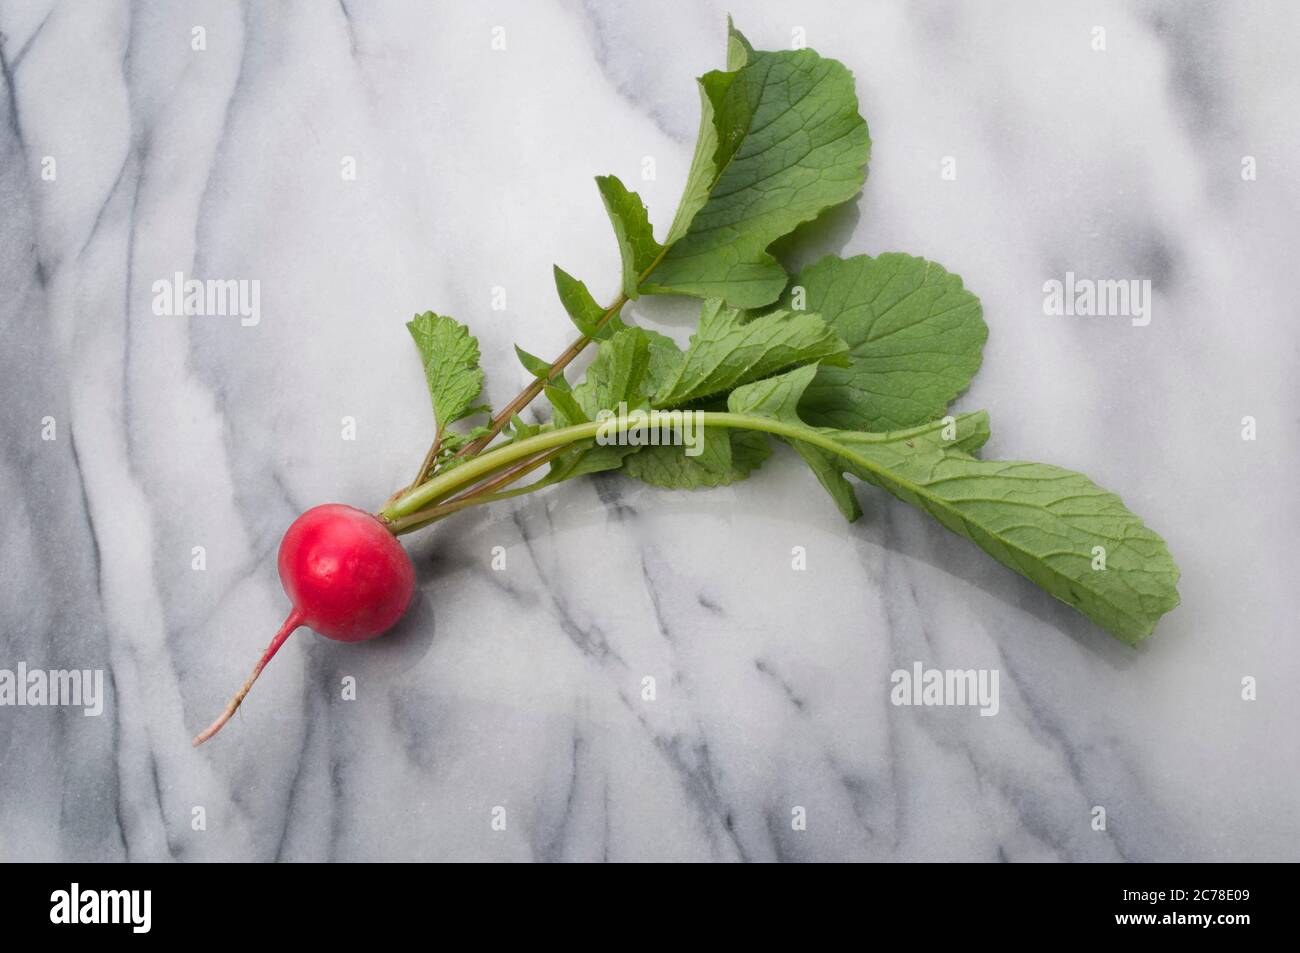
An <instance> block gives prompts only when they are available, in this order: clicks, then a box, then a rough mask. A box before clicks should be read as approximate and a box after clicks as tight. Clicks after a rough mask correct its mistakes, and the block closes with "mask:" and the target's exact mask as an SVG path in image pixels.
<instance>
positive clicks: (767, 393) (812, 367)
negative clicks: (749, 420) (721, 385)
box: [727, 364, 862, 523]
mask: <svg viewBox="0 0 1300 953" xmlns="http://www.w3.org/2000/svg"><path fill="white" fill-rule="evenodd" d="M817 373H818V369H817V365H816V364H808V365H806V366H804V367H800V368H796V369H795V370H793V371H790V372H788V373H786V374H781V375H780V376H777V377H770V378H768V379H766V380H761V381H756V382H755V383H753V384H747V385H745V386H744V387H738V388H736V389H735V390H734V391H732V392H731V396H730V397H729V398H728V400H727V408H728V409H729V410H730V411H731V412H732V413H737V414H753V415H754V416H756V417H771V418H772V419H774V420H781V421H784V422H786V423H793V424H798V425H800V426H805V424H804V422H803V421H802V420H800V419H799V413H798V407H799V401H800V399H801V398H802V397H803V394H804V390H805V389H806V388H807V387H808V385H809V384H810V383H811V382H812V380H813V378H814V377H815V376H816V374H817ZM788 443H789V444H790V446H792V447H794V449H795V452H796V453H798V454H799V456H800V457H802V458H803V460H804V462H805V463H807V464H808V467H809V469H811V470H812V472H813V475H814V476H816V477H817V482H819V483H820V484H821V485H822V486H823V487H824V488H825V490H826V492H827V493H829V494H830V496H831V499H832V500H834V501H835V505H836V507H838V508H839V511H840V513H841V514H843V516H844V518H845V519H847V520H848V521H849V522H850V523H851V522H853V521H854V520H856V519H857V518H858V517H860V516H861V515H862V507H861V505H860V504H859V503H858V497H857V494H856V493H854V491H853V485H852V484H850V483H849V481H848V480H846V479H844V464H843V462H842V461H841V460H839V459H838V458H836V456H835V455H834V454H831V453H828V452H827V451H825V450H822V449H821V448H819V447H814V446H813V445H812V444H810V443H805V442H804V441H802V440H790V441H788Z"/></svg>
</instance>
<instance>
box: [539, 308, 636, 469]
mask: <svg viewBox="0 0 1300 953" xmlns="http://www.w3.org/2000/svg"><path fill="white" fill-rule="evenodd" d="M656 336H657V337H662V335H656ZM651 341H652V335H651V332H647V331H645V330H643V329H641V328H625V329H624V330H622V331H619V332H618V333H616V334H614V335H612V336H611V337H610V338H609V339H608V340H605V341H601V342H600V346H599V347H598V348H597V350H596V357H595V358H594V359H593V360H592V362H591V366H590V367H588V368H587V374H586V376H585V377H584V378H583V379H582V383H580V384H578V385H577V386H575V387H574V388H573V392H572V394H571V395H570V399H571V401H572V403H570V402H569V401H566V400H565V399H564V398H563V397H560V396H559V395H558V394H553V393H550V392H548V393H547V395H546V396H547V398H548V399H549V400H550V401H551V406H552V407H554V408H555V422H556V424H557V425H559V426H567V425H569V424H573V423H582V422H584V421H588V420H595V419H596V418H597V416H598V415H599V413H600V411H602V410H610V411H614V412H617V411H618V409H619V405H620V404H626V405H627V408H628V409H629V410H633V409H636V408H638V407H641V408H644V407H646V406H648V403H649V396H648V393H647V391H646V383H647V380H648V374H649V370H650V353H651ZM578 415H581V416H578ZM638 449H639V448H638V447H636V446H632V445H627V444H609V445H605V446H601V445H599V444H597V443H596V441H595V440H594V439H593V440H585V441H583V442H582V443H580V444H575V446H574V448H573V449H572V450H569V451H567V452H565V453H563V454H561V455H560V456H559V457H557V458H556V459H555V461H554V462H553V463H552V464H551V478H552V479H569V478H571V477H575V476H579V475H581V474H584V473H597V472H600V471H602V470H615V469H617V468H618V467H620V466H622V465H623V460H624V458H626V457H627V456H628V455H629V454H632V453H635V452H636V451H637V450H638Z"/></svg>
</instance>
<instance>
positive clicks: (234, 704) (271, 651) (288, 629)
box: [194, 608, 303, 748]
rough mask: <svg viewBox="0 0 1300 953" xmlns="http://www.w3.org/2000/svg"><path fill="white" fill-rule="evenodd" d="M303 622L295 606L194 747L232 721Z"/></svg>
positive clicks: (197, 738) (300, 613) (200, 733)
mask: <svg viewBox="0 0 1300 953" xmlns="http://www.w3.org/2000/svg"><path fill="white" fill-rule="evenodd" d="M302 624H303V617H302V611H301V610H300V609H298V608H295V609H294V610H293V611H292V612H290V613H289V618H287V619H285V620H284V625H282V626H280V631H279V632H277V633H275V638H273V639H272V640H271V644H270V645H268V646H267V647H266V651H265V652H263V653H262V657H261V658H260V659H258V660H257V665H256V667H254V669H253V674H252V675H250V676H248V680H247V681H246V682H244V684H243V687H241V688H240V689H239V691H237V692H236V693H235V697H234V698H232V699H230V704H228V705H227V706H226V710H225V711H223V712H222V713H221V714H220V715H219V716H218V717H217V720H216V721H214V722H213V723H212V724H210V725H208V727H206V728H204V729H203V730H202V731H201V732H199V733H198V734H197V735H195V736H194V747H196V748H197V747H198V746H199V745H201V744H203V742H205V741H207V740H208V739H209V738H211V737H212V736H213V735H215V734H216V733H217V732H218V731H220V730H221V729H222V727H223V726H224V725H225V724H226V722H228V721H230V719H231V716H233V715H234V714H235V712H236V711H238V710H239V706H240V705H241V704H243V702H244V696H246V695H247V694H248V691H249V689H251V688H252V687H253V683H254V682H255V681H257V676H259V675H261V674H262V669H264V668H266V663H267V662H269V661H271V659H273V658H275V653H276V652H278V651H280V646H282V645H284V640H285V639H287V638H288V637H289V635H290V633H292V632H293V630H294V629H296V628H298V626H300V625H302Z"/></svg>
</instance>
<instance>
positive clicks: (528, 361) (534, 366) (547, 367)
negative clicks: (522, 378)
mask: <svg viewBox="0 0 1300 953" xmlns="http://www.w3.org/2000/svg"><path fill="white" fill-rule="evenodd" d="M515 356H516V357H517V358H519V363H520V364H522V365H523V366H524V370H526V371H527V372H528V373H529V374H532V375H533V376H534V377H536V378H538V379H540V380H546V378H547V377H549V376H550V374H551V364H550V362H549V361H543V360H542V359H541V358H540V357H538V356H537V355H536V354H530V353H528V352H527V351H525V350H524V349H523V348H521V347H520V346H519V345H518V344H516V345H515Z"/></svg>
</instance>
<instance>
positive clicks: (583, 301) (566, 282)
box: [554, 265, 627, 341]
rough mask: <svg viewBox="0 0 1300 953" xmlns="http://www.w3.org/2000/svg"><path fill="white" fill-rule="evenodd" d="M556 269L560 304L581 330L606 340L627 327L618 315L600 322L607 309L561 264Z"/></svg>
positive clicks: (591, 336)
mask: <svg viewBox="0 0 1300 953" xmlns="http://www.w3.org/2000/svg"><path fill="white" fill-rule="evenodd" d="M554 271H555V291H556V293H557V294H559V296H560V304H562V305H564V310H565V312H566V313H567V314H568V315H569V318H570V320H572V321H573V325H574V327H576V328H577V329H578V330H579V331H581V332H582V333H583V334H585V335H586V336H587V337H589V338H591V339H593V340H596V341H604V340H606V339H607V338H609V337H610V336H611V335H612V334H614V333H616V332H618V331H621V330H623V328H625V327H627V325H625V324H624V323H623V322H622V321H621V320H620V319H619V317H618V315H614V316H613V317H611V318H610V319H609V320H608V321H606V322H605V323H604V324H603V325H602V324H600V320H601V318H603V317H604V316H605V309H604V308H602V307H601V306H600V305H598V304H597V303H596V299H595V298H593V297H592V296H591V292H590V291H588V290H587V286H586V285H585V284H583V283H582V282H581V281H579V280H578V279H577V278H575V277H573V276H572V275H571V274H569V273H568V272H567V271H565V270H564V269H563V268H561V267H560V266H559V265H555V266H554Z"/></svg>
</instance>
